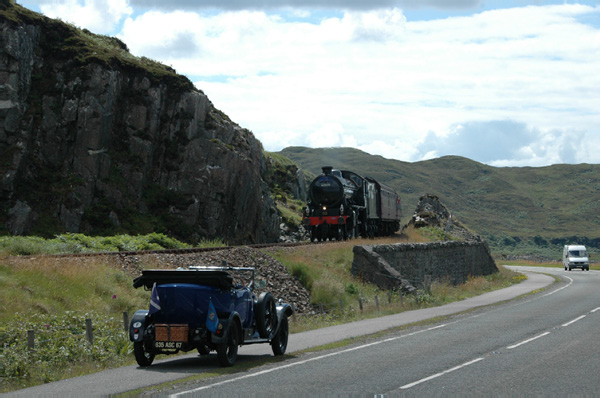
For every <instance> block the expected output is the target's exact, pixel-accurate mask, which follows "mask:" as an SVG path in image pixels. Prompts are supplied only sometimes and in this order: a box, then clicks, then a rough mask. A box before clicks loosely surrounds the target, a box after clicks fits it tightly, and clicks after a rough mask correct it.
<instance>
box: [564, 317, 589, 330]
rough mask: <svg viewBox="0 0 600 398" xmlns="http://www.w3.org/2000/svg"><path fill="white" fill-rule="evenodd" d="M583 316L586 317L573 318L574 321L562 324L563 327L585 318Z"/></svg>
mask: <svg viewBox="0 0 600 398" xmlns="http://www.w3.org/2000/svg"><path fill="white" fill-rule="evenodd" d="M583 318H585V315H582V316H580V317H577V318H575V319H573V320H572V321H570V322H567V323H564V324H562V325H560V326H562V327H565V326H569V325H570V324H572V323H575V322H577V321H579V320H580V319H583Z"/></svg>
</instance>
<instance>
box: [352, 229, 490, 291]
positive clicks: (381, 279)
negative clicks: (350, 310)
mask: <svg viewBox="0 0 600 398" xmlns="http://www.w3.org/2000/svg"><path fill="white" fill-rule="evenodd" d="M353 251H354V261H353V262H352V274H353V275H355V276H358V277H360V278H362V279H363V280H365V281H368V282H371V283H374V284H376V285H377V286H379V287H381V288H383V289H396V290H403V291H405V292H414V291H415V289H416V288H421V287H423V285H424V282H425V279H426V278H427V277H429V278H430V280H431V281H435V280H438V281H449V282H452V283H453V284H459V283H463V282H465V281H466V280H467V278H468V277H469V276H470V275H471V276H480V275H489V274H493V273H495V272H498V268H497V267H496V263H495V262H494V259H493V258H492V256H491V254H490V251H489V248H488V246H487V244H486V243H485V242H484V241H481V240H471V241H448V242H432V243H402V244H391V245H372V246H355V247H354V250H353Z"/></svg>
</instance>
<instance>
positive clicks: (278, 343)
mask: <svg viewBox="0 0 600 398" xmlns="http://www.w3.org/2000/svg"><path fill="white" fill-rule="evenodd" d="M288 335H289V326H288V319H287V316H285V315H284V316H283V318H281V325H279V330H278V331H277V334H276V335H275V338H273V340H272V341H271V348H273V354H274V355H283V354H285V350H286V349H287V344H288Z"/></svg>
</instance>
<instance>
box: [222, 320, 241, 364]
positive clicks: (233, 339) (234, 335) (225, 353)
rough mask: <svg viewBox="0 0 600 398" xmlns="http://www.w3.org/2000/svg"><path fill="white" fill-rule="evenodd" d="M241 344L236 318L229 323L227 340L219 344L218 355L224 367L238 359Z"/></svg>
mask: <svg viewBox="0 0 600 398" xmlns="http://www.w3.org/2000/svg"><path fill="white" fill-rule="evenodd" d="M238 344H239V331H238V326H237V322H235V320H234V321H233V322H231V325H229V333H227V341H226V342H225V343H222V344H219V345H218V346H217V357H218V358H219V364H220V365H221V366H223V367H225V366H233V364H234V363H235V361H236V360H237V353H238Z"/></svg>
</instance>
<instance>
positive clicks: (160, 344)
mask: <svg viewBox="0 0 600 398" xmlns="http://www.w3.org/2000/svg"><path fill="white" fill-rule="evenodd" d="M181 347H183V343H182V342H181V341H155V342H154V348H159V349H161V350H163V349H167V350H173V349H178V348H181Z"/></svg>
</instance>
